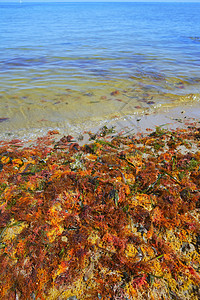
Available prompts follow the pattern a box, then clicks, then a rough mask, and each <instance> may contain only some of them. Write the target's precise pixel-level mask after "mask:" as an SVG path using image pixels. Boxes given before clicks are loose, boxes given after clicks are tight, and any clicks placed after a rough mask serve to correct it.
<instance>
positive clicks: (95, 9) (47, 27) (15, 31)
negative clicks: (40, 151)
mask: <svg viewBox="0 0 200 300" xmlns="http://www.w3.org/2000/svg"><path fill="white" fill-rule="evenodd" d="M199 15H200V3H125V2H124V3H26V2H25V1H24V2H23V3H21V4H20V3H1V4H0V134H1V136H6V135H8V136H9V135H12V136H15V135H16V136H17V135H19V134H20V132H24V131H25V133H26V134H27V135H28V134H31V133H33V132H38V130H39V131H40V132H43V131H44V132H45V130H47V129H48V128H62V129H64V130H66V131H68V132H70V131H73V129H75V128H78V129H79V130H84V129H85V128H87V127H89V126H91V124H93V125H95V124H96V123H100V122H105V121H107V122H109V120H111V119H113V118H120V117H124V116H127V115H134V114H139V113H151V112H153V111H156V110H157V109H158V108H159V107H163V108H166V107H170V106H176V105H181V103H191V104H192V103H196V102H197V103H198V101H199V100H200V17H199Z"/></svg>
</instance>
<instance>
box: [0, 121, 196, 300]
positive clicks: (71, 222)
mask: <svg viewBox="0 0 200 300" xmlns="http://www.w3.org/2000/svg"><path fill="white" fill-rule="evenodd" d="M57 133H58V132H57V131H56V132H53V131H52V132H51V133H49V134H48V136H47V137H45V138H40V139H38V140H37V143H36V144H35V145H34V146H31V147H25V146H24V147H21V146H22V143H21V142H20V141H17V142H16V141H15V143H12V142H11V143H4V145H3V143H2V147H1V149H0V162H1V163H0V170H1V172H0V211H1V215H0V228H1V234H0V266H1V274H0V282H1V285H0V298H1V299H11V300H12V299H16V298H18V299H116V300H117V299H199V297H200V291H199V284H200V253H199V251H200V223H199V208H200V181H199V178H200V152H199V151H198V146H199V139H200V129H199V128H195V127H192V126H191V127H190V128H188V129H187V130H177V131H165V130H163V129H161V128H157V129H156V131H155V132H153V133H151V134H149V135H144V136H143V135H140V136H138V137H136V136H128V137H123V136H119V135H118V136H114V137H110V138H109V139H108V138H107V130H106V128H103V129H102V131H101V132H99V133H98V134H96V135H95V136H93V137H92V138H93V142H92V143H88V144H86V145H83V146H80V145H78V143H75V142H74V141H73V138H72V137H71V136H68V137H63V138H61V139H60V140H59V141H55V140H54V134H57ZM180 146H182V147H184V151H183V149H180V148H179V147H180ZM195 146H196V148H195ZM192 147H193V148H194V149H195V150H194V151H193V149H192ZM70 297H71V298H70Z"/></svg>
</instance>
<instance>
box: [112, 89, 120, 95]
mask: <svg viewBox="0 0 200 300" xmlns="http://www.w3.org/2000/svg"><path fill="white" fill-rule="evenodd" d="M117 95H120V92H119V91H117V90H116V91H113V92H112V93H111V96H117Z"/></svg>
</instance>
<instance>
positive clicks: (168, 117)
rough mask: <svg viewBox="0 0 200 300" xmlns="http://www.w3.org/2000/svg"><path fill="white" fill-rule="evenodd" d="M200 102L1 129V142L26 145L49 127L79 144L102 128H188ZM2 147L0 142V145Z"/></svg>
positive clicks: (136, 130)
mask: <svg viewBox="0 0 200 300" xmlns="http://www.w3.org/2000/svg"><path fill="white" fill-rule="evenodd" d="M199 116H200V103H198V102H196V103H193V104H192V105H191V103H189V104H185V103H182V105H181V106H176V107H161V108H158V109H157V110H156V111H147V112H146V113H143V114H141V113H138V114H135V115H124V116H122V115H121V116H116V117H115V118H110V119H109V120H101V121H98V122H95V121H89V122H88V123H87V124H88V126H86V124H83V125H82V126H81V125H80V124H74V125H72V126H71V127H69V128H67V127H63V128H59V127H57V126H55V127H53V126H52V127H44V128H32V129H31V130H30V129H26V128H24V129H21V130H17V131H13V132H8V133H6V132H5V133H3V134H1V135H0V142H1V144H4V142H5V143H11V142H12V140H16V139H18V140H20V141H21V142H22V143H25V144H26V145H27V146H28V145H30V144H32V143H33V142H35V141H36V140H37V139H38V138H42V137H45V136H47V135H48V133H49V132H51V131H56V132H57V134H56V136H55V138H56V140H58V139H60V138H61V137H63V136H67V135H71V136H73V140H75V141H76V142H78V143H79V144H80V145H83V144H85V143H88V142H90V141H89V135H88V132H90V133H92V134H97V133H98V132H99V131H100V130H101V129H102V128H104V127H106V128H108V129H112V128H113V136H115V135H118V134H120V135H123V136H127V135H137V134H139V133H141V134H147V133H148V132H149V131H153V130H155V129H156V127H159V126H161V127H162V128H163V129H169V130H176V129H181V128H187V127H188V126H190V124H193V126H194V124H198V123H200V118H199ZM0 147H1V145H0Z"/></svg>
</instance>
